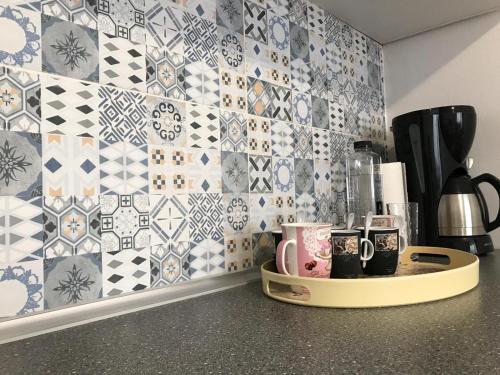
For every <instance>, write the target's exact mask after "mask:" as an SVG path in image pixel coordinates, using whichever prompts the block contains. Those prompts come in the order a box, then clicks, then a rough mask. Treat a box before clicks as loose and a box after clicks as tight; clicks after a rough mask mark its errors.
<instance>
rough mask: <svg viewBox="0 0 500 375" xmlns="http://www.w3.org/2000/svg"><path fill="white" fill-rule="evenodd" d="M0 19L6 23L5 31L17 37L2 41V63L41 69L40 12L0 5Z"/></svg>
mask: <svg viewBox="0 0 500 375" xmlns="http://www.w3.org/2000/svg"><path fill="white" fill-rule="evenodd" d="M0 21H1V22H2V25H4V26H3V27H4V29H3V33H5V35H10V36H11V37H12V38H15V39H14V40H11V39H10V38H6V39H4V40H3V42H2V43H0V63H1V64H5V65H12V66H17V67H23V68H27V69H31V70H34V71H40V68H41V64H42V59H41V56H42V47H41V45H42V43H41V37H40V36H41V33H42V32H41V23H40V13H38V12H34V11H32V10H28V9H24V8H18V7H11V6H8V5H7V6H4V5H0ZM13 46H15V47H14V48H13ZM14 49H15V50H14Z"/></svg>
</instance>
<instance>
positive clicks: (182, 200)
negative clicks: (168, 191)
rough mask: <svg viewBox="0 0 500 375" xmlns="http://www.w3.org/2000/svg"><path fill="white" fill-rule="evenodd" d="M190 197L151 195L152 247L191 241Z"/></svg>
mask: <svg viewBox="0 0 500 375" xmlns="http://www.w3.org/2000/svg"><path fill="white" fill-rule="evenodd" d="M188 198H189V196H188V195H187V194H177V195H172V196H168V195H155V194H152V195H150V206H151V210H150V213H149V215H150V220H151V222H150V226H151V245H161V244H166V243H169V242H186V241H189V210H190V206H189V202H188Z"/></svg>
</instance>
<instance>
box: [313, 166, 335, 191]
mask: <svg viewBox="0 0 500 375" xmlns="http://www.w3.org/2000/svg"><path fill="white" fill-rule="evenodd" d="M331 191H332V171H331V167H330V160H322V159H314V193H315V194H316V195H318V194H330V193H331Z"/></svg>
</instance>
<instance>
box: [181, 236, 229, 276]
mask: <svg viewBox="0 0 500 375" xmlns="http://www.w3.org/2000/svg"><path fill="white" fill-rule="evenodd" d="M188 259H189V276H190V278H191V279H197V278H199V277H204V276H211V275H217V274H220V273H223V272H224V266H225V258H224V241H223V239H220V240H214V239H210V238H209V239H204V240H202V241H200V242H192V243H191V250H190V252H189V258H188Z"/></svg>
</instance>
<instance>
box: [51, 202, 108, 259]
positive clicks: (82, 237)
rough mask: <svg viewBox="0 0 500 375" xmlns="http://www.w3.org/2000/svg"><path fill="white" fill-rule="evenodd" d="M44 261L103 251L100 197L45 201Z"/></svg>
mask: <svg viewBox="0 0 500 375" xmlns="http://www.w3.org/2000/svg"><path fill="white" fill-rule="evenodd" d="M43 229H44V233H43V237H44V238H43V241H44V244H43V249H44V257H45V259H48V258H55V257H60V256H71V255H76V254H88V253H99V252H100V251H101V209H100V204H99V196H98V195H96V196H64V197H44V200H43Z"/></svg>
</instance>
